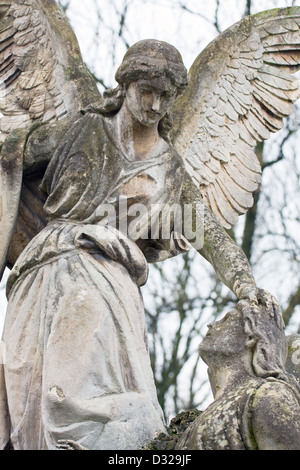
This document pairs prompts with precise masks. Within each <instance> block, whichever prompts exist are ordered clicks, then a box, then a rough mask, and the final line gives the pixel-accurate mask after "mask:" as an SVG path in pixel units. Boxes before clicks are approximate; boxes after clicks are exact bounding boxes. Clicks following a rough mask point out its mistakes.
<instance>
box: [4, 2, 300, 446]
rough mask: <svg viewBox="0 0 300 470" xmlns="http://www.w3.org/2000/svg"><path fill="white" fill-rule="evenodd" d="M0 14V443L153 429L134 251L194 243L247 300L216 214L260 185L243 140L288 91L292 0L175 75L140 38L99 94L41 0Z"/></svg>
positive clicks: (157, 416)
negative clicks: (1, 306) (2, 304)
mask: <svg viewBox="0 0 300 470" xmlns="http://www.w3.org/2000/svg"><path fill="white" fill-rule="evenodd" d="M0 25H1V27H0V29H1V31H0V44H1V49H0V62H1V67H0V76H1V81H2V84H3V87H2V92H3V93H2V95H3V96H2V100H1V109H0V111H1V113H2V115H3V117H2V118H1V120H0V130H1V139H2V147H1V161H0V185H1V190H0V198H1V199H0V204H1V206H0V217H1V221H0V223H1V225H0V236H1V238H0V241H1V242H0V247H1V266H2V271H3V269H4V268H5V266H8V267H9V268H11V271H10V275H9V279H8V282H7V297H8V307H7V314H6V320H5V326H4V332H3V343H2V344H4V345H5V361H2V362H3V364H2V365H1V369H0V447H1V448H4V447H5V446H6V445H7V443H8V442H10V445H11V446H13V448H14V449H16V450H19V449H20V450H27V449H30V450H44V449H54V450H55V449H61V450H63V449H65V448H71V449H73V448H75V449H76V448H80V449H82V448H83V449H90V450H97V449H101V450H103V449H139V448H141V446H142V445H143V444H144V443H145V442H147V441H149V440H151V439H152V438H153V436H154V434H155V432H156V431H157V432H161V431H164V429H165V422H164V417H163V414H162V411H161V409H160V406H159V404H158V400H157V394H156V390H155V385H154V379H153V373H152V371H151V366H150V360H149V353H148V347H147V341H146V339H145V338H146V326H145V316H144V307H143V302H142V298H141V294H140V286H142V285H143V284H144V283H145V282H146V280H147V273H148V263H152V262H156V261H163V260H164V259H166V258H170V257H173V256H176V255H178V254H180V253H183V252H185V251H187V250H190V249H192V248H193V249H195V250H196V251H198V252H199V253H200V254H201V255H202V256H204V257H205V258H206V259H207V260H208V261H209V262H210V263H211V264H212V265H213V267H214V269H215V271H216V273H217V275H218V276H219V278H220V279H221V280H222V281H223V282H224V284H225V285H226V286H228V287H229V288H230V289H231V290H232V291H233V293H234V294H235V295H236V297H237V299H238V300H242V301H243V302H245V301H246V302H248V303H249V304H250V305H251V307H253V308H254V307H255V305H257V304H258V303H260V302H262V300H261V297H260V294H259V292H260V291H259V289H258V288H257V286H256V283H255V280H254V278H253V274H252V272H251V268H250V266H249V262H248V260H247V259H246V256H245V255H244V253H243V252H242V250H241V249H240V248H239V247H238V246H237V245H236V244H235V242H234V241H233V240H232V239H231V238H230V237H229V236H228V234H227V232H226V231H225V229H226V228H228V227H230V226H232V225H233V224H234V223H236V221H237V219H238V216H239V215H240V214H244V213H245V212H246V211H247V209H249V208H250V207H251V205H252V193H253V191H254V190H255V189H256V188H257V187H258V185H259V183H260V175H261V169H260V166H259V163H258V161H257V158H256V156H255V153H254V152H253V147H254V146H255V144H256V143H257V142H259V141H261V140H263V139H267V138H268V137H269V135H270V133H271V132H275V131H277V130H278V129H280V128H281V127H282V126H283V118H284V117H285V116H288V115H289V114H290V113H292V111H293V107H292V106H293V103H294V102H295V101H296V99H297V98H298V96H299V90H298V82H297V80H296V79H295V78H293V76H292V75H291V72H294V71H296V70H297V68H298V67H299V63H300V62H299V60H300V53H299V50H300V37H299V25H300V8H299V7H293V8H286V9H281V10H274V11H269V12H264V13H261V14H258V15H255V16H251V17H248V18H246V19H243V20H242V21H241V22H239V23H237V24H236V25H234V26H232V27H231V28H229V29H228V30H227V31H226V32H225V33H223V34H221V35H220V36H219V37H218V38H216V39H215V40H214V41H213V42H212V43H211V44H210V45H208V46H207V48H206V49H205V50H204V51H203V52H201V53H200V55H199V56H198V57H197V59H196V61H195V63H194V65H193V66H192V68H191V70H190V72H189V74H188V73H187V70H186V68H185V66H184V64H183V61H182V58H181V55H180V53H179V52H178V51H177V50H176V49H175V48H174V47H173V46H171V45H169V44H167V43H165V42H161V41H158V40H142V41H140V42H138V43H137V44H135V45H133V46H132V47H131V48H130V49H129V50H128V51H127V53H126V55H125V57H124V60H123V62H122V64H121V65H120V67H119V68H118V70H117V72H116V81H117V83H118V86H117V88H115V89H112V90H110V91H108V92H107V93H105V95H104V96H101V95H100V93H99V91H98V88H97V86H96V83H95V81H94V79H93V78H92V76H91V75H90V74H89V72H88V70H87V69H86V67H85V65H84V63H83V60H82V57H81V53H80V49H79V46H78V43H77V41H76V38H75V37H74V33H73V31H72V29H71V27H70V25H69V23H68V21H67V19H66V17H65V16H64V13H63V12H62V11H61V9H60V8H59V6H58V4H57V3H56V2H55V0H5V1H1V0H0ZM172 122H173V125H171V124H172ZM174 208H175V210H173V209H174ZM185 209H186V213H185ZM167 222H169V225H168V224H167ZM166 227H169V230H166ZM166 232H167V233H166ZM199 282H200V280H199ZM263 298H267V302H268V303H269V308H274V309H279V306H278V304H277V302H276V300H275V299H274V298H273V296H272V295H271V294H267V293H264V296H263Z"/></svg>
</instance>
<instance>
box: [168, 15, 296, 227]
mask: <svg viewBox="0 0 300 470" xmlns="http://www.w3.org/2000/svg"><path fill="white" fill-rule="evenodd" d="M299 68H300V7H290V8H284V9H275V10H269V11H266V12H263V13H259V14H257V15H253V16H250V17H247V18H244V19H243V20H241V21H240V22H238V23H237V24H235V25H233V26H232V27H230V28H229V29H228V30H226V31H225V32H224V33H222V34H221V35H220V36H218V37H217V38H216V39H215V40H214V41H213V42H212V43H211V44H209V45H208V46H207V47H206V49H204V51H203V52H202V53H201V54H200V55H199V56H198V57H197V59H196V60H195V62H194V64H193V65H192V67H191V70H190V83H189V85H188V87H187V89H186V91H185V92H184V93H183V95H182V96H180V97H179V98H178V99H177V101H176V102H175V105H174V108H173V109H172V113H171V114H172V115H173V119H174V129H173V136H172V140H173V144H174V146H175V148H176V149H177V150H178V152H179V153H180V154H181V155H182V156H183V158H184V162H185V166H186V170H187V172H188V173H189V174H190V175H191V177H192V179H193V181H194V183H195V184H196V185H197V187H198V188H199V191H200V193H201V194H202V195H203V197H204V199H205V200H206V201H207V203H208V205H209V206H210V208H211V209H212V211H213V212H214V214H215V216H216V217H217V218H218V219H219V221H220V222H221V224H222V225H223V227H225V228H230V227H231V226H232V225H234V224H235V223H236V222H237V220H238V217H239V215H241V214H244V213H246V212H247V210H248V209H249V208H250V207H251V206H252V205H253V197H252V193H253V191H255V190H256V189H257V188H258V186H259V183H260V180H261V166H260V163H259V161H258V159H257V157H256V155H255V153H254V150H253V149H254V147H255V146H256V144H257V143H258V142H261V141H263V140H266V139H268V138H269V137H270V134H271V133H272V132H276V131H278V130H280V129H281V128H282V127H283V118H284V117H286V116H288V115H290V114H291V113H292V112H293V103H294V102H295V101H296V100H297V99H298V98H299V96H300V95H299V83H298V80H296V78H295V77H293V76H292V75H291V73H293V72H295V71H297V70H298V69H299Z"/></svg>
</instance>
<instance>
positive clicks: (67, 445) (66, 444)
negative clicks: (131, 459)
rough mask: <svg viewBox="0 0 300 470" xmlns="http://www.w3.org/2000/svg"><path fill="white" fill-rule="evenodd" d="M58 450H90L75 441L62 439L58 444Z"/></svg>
mask: <svg viewBox="0 0 300 470" xmlns="http://www.w3.org/2000/svg"><path fill="white" fill-rule="evenodd" d="M56 448H57V450H88V449H87V448H86V447H83V446H81V445H80V444H78V443H77V442H75V441H71V440H60V441H58V443H57V445H56Z"/></svg>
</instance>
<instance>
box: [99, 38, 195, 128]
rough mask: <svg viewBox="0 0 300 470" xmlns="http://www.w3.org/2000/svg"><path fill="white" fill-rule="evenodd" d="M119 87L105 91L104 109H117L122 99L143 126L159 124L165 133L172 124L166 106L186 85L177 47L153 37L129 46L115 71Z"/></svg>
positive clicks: (186, 79) (185, 76) (110, 111)
mask: <svg viewBox="0 0 300 470" xmlns="http://www.w3.org/2000/svg"><path fill="white" fill-rule="evenodd" d="M116 81H117V82H118V84H119V85H118V87H117V88H116V89H114V90H109V91H108V92H106V94H105V98H106V103H105V104H106V109H105V111H104V112H109V113H115V112H117V111H118V110H119V109H120V108H121V106H122V104H123V102H124V100H125V99H126V100H127V103H128V107H129V109H130V112H131V114H132V115H133V117H134V118H135V119H136V120H137V121H139V122H140V123H142V124H143V125H145V126H151V125H152V124H155V123H156V122H157V123H158V124H159V130H160V133H161V135H163V136H164V137H166V136H167V134H168V131H169V130H170V127H171V123H170V120H169V116H168V109H169V108H170V106H171V105H172V103H173V102H174V100H175V99H176V97H177V96H178V94H179V93H180V92H181V91H182V90H183V89H184V88H185V87H186V86H187V84H188V76H187V70H186V68H185V66H184V64H183V61H182V57H181V55H180V53H179V52H178V51H177V49H176V48H175V47H173V46H171V45H170V44H168V43H166V42H163V41H158V40H154V39H149V40H143V41H139V42H138V43H136V44H135V45H133V46H132V47H130V48H129V49H128V51H127V53H126V54H125V56H124V59H123V61H122V64H121V65H120V67H119V68H118V70H117V72H116Z"/></svg>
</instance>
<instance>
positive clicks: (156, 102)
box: [152, 96, 160, 111]
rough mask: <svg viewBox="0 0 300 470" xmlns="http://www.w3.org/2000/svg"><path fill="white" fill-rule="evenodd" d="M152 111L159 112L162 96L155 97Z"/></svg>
mask: <svg viewBox="0 0 300 470" xmlns="http://www.w3.org/2000/svg"><path fill="white" fill-rule="evenodd" d="M152 110H153V111H159V110H160V96H154V98H153V101H152Z"/></svg>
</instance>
